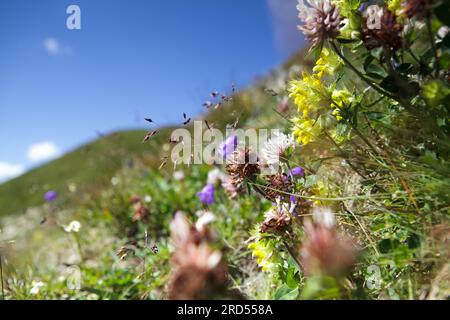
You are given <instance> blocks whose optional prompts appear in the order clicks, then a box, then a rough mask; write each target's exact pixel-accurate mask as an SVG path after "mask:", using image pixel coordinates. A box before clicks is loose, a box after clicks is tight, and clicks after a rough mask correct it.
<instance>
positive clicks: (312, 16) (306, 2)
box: [297, 0, 340, 47]
mask: <svg viewBox="0 0 450 320" xmlns="http://www.w3.org/2000/svg"><path fill="white" fill-rule="evenodd" d="M297 10H298V12H299V15H298V17H299V19H300V20H302V21H303V22H304V25H302V26H299V29H300V30H301V31H303V33H304V34H305V36H306V37H307V38H308V40H309V41H311V44H312V47H316V46H318V45H319V44H320V43H322V42H323V41H325V40H327V39H333V38H336V37H337V36H338V35H339V25H340V17H339V10H338V8H337V7H336V6H335V5H334V4H333V3H332V2H331V1H330V0H299V1H298V5H297Z"/></svg>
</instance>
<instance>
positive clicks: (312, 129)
mask: <svg viewBox="0 0 450 320" xmlns="http://www.w3.org/2000/svg"><path fill="white" fill-rule="evenodd" d="M292 121H293V122H294V128H293V134H294V137H295V138H297V140H298V142H299V143H302V144H304V145H306V144H308V143H310V142H311V141H314V140H315V139H316V137H318V136H319V135H320V133H321V131H322V130H321V127H320V122H319V121H315V120H313V119H310V118H308V117H296V118H293V119H292Z"/></svg>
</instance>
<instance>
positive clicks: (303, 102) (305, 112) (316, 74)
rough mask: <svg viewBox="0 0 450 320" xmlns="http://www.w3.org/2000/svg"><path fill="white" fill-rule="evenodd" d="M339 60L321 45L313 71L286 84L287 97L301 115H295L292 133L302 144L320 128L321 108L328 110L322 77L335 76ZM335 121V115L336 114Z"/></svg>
mask: <svg viewBox="0 0 450 320" xmlns="http://www.w3.org/2000/svg"><path fill="white" fill-rule="evenodd" d="M342 64H343V62H342V60H341V59H340V58H339V57H338V56H337V55H336V54H335V53H334V52H332V51H330V50H328V49H327V48H323V50H322V52H321V55H320V58H319V59H318V60H317V62H316V65H315V67H314V69H313V73H312V74H309V73H306V72H304V73H303V75H302V79H300V80H292V81H291V82H290V85H289V88H288V90H289V93H290V97H291V98H292V99H293V100H294V102H295V104H296V105H297V108H298V112H299V113H300V116H298V117H295V118H294V119H292V120H293V122H294V123H295V125H294V128H293V133H294V136H295V137H296V138H297V139H298V141H299V142H300V143H302V144H308V143H310V142H311V141H314V139H315V137H317V136H318V135H320V132H321V130H322V128H321V124H322V122H321V121H317V120H318V119H319V118H320V115H321V114H322V113H323V112H322V111H324V110H325V111H326V112H327V111H328V110H329V106H330V101H331V93H330V90H329V89H328V88H327V87H326V85H325V84H324V81H323V80H324V79H323V78H324V76H327V75H330V76H331V75H334V74H335V73H336V71H337V70H338V69H339V68H340V67H341V66H342ZM335 116H336V118H337V119H338V120H340V119H342V117H341V118H340V119H339V118H338V116H339V117H340V115H338V114H335Z"/></svg>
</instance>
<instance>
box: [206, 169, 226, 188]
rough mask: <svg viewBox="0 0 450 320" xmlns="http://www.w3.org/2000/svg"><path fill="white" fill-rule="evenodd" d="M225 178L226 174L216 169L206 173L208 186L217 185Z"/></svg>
mask: <svg viewBox="0 0 450 320" xmlns="http://www.w3.org/2000/svg"><path fill="white" fill-rule="evenodd" d="M225 178H226V174H225V173H223V172H222V171H220V170H219V169H218V168H214V169H212V170H211V171H209V172H208V181H207V183H208V184H213V185H217V184H218V183H220V182H222V181H223V180H224V179H225Z"/></svg>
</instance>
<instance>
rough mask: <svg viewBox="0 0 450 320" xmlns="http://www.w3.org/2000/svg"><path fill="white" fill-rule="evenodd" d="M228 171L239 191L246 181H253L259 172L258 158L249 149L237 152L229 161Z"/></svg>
mask: <svg viewBox="0 0 450 320" xmlns="http://www.w3.org/2000/svg"><path fill="white" fill-rule="evenodd" d="M227 162H228V163H227V165H226V170H227V172H228V174H229V175H230V179H231V181H230V182H231V183H232V184H233V186H234V187H235V188H237V189H240V188H241V187H242V184H243V182H244V181H245V180H246V179H252V178H253V176H254V175H255V174H257V173H258V172H259V163H258V157H257V156H256V154H254V153H252V152H251V151H250V150H249V149H248V148H240V149H237V150H235V151H234V152H233V153H232V155H231V156H230V157H229V159H227Z"/></svg>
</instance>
